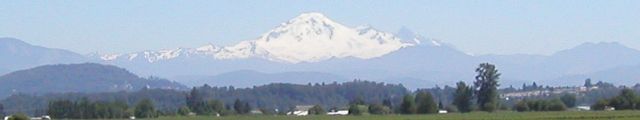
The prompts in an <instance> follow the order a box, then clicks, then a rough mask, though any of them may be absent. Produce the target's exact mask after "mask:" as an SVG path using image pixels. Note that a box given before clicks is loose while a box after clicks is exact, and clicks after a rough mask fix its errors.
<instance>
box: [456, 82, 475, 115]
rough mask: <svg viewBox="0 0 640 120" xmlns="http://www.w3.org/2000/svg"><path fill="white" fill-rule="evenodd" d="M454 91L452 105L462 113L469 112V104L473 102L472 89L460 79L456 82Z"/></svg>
mask: <svg viewBox="0 0 640 120" xmlns="http://www.w3.org/2000/svg"><path fill="white" fill-rule="evenodd" d="M456 85H457V88H456V92H455V93H454V98H453V105H456V107H458V111H460V112H462V113H467V112H471V110H472V107H471V105H472V104H473V102H472V101H471V100H472V99H473V90H472V89H471V87H469V86H467V84H465V83H464V82H462V81H460V82H458V83H457V84H456Z"/></svg>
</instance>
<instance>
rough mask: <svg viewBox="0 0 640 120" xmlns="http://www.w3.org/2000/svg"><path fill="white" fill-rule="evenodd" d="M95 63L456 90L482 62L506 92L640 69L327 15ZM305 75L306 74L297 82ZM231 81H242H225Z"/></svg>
mask: <svg viewBox="0 0 640 120" xmlns="http://www.w3.org/2000/svg"><path fill="white" fill-rule="evenodd" d="M590 53H598V54H590ZM578 56H579V57H578ZM92 58H97V59H96V60H98V61H100V62H102V63H107V64H114V65H117V66H121V67H124V68H127V69H129V70H131V71H132V72H135V73H137V74H140V75H145V76H147V75H157V76H162V77H169V78H173V80H176V81H180V82H183V83H184V82H189V83H192V85H202V84H203V83H207V84H209V85H214V86H216V85H234V86H236V87H250V86H249V85H260V84H261V83H270V82H274V81H272V80H269V79H266V77H269V78H277V79H278V81H293V82H296V83H302V84H304V83H317V82H330V81H338V82H340V81H348V80H350V79H365V80H373V81H380V82H387V83H402V84H404V85H405V86H406V87H409V88H418V87H430V86H434V85H436V84H439V85H443V84H447V85H453V84H454V83H455V82H457V81H461V80H462V81H470V80H473V76H474V74H475V73H474V71H473V70H474V68H475V67H476V65H477V64H479V63H482V62H490V63H493V64H496V65H497V66H498V67H499V69H500V70H501V72H502V73H504V75H503V76H502V79H501V83H502V84H503V85H505V86H507V85H521V84H522V83H525V82H526V83H530V82H532V81H536V82H538V83H542V84H549V85H555V84H558V82H557V81H558V80H556V78H561V77H563V76H575V75H581V76H583V75H587V74H590V73H595V72H599V71H606V70H608V69H613V68H617V67H625V66H633V65H640V62H637V61H640V51H637V50H635V49H631V48H628V47H626V46H624V45H621V44H618V43H585V44H583V45H579V46H577V47H576V48H572V49H567V50H563V51H560V52H558V53H555V54H552V55H549V56H544V55H485V56H472V55H468V54H466V53H464V52H461V51H459V50H457V49H455V48H454V47H452V46H451V45H448V44H445V43H441V42H438V41H435V40H431V39H427V38H425V37H422V36H420V35H418V34H416V33H415V32H412V31H410V30H408V29H406V28H403V29H401V30H400V31H398V32H397V33H395V34H391V33H387V32H381V31H378V30H375V29H373V28H371V27H354V28H350V27H347V26H345V25H342V24H339V23H337V22H334V21H332V20H330V19H328V18H327V17H325V16H324V15H322V14H320V13H305V14H302V15H299V16H298V17H295V18H294V19H291V20H289V21H287V22H285V23H282V24H281V25H280V26H278V27H276V28H274V29H272V30H270V31H269V32H267V33H265V34H263V35H261V36H260V37H258V38H257V39H254V40H248V41H242V42H239V43H238V44H235V45H231V46H223V47H220V46H216V45H205V46H202V47H198V48H177V49H167V50H160V51H143V52H137V53H128V54H110V55H99V56H93V57H92ZM599 58H619V59H599ZM578 61H580V62H578ZM249 71H250V72H249ZM282 73H287V74H282ZM298 73H305V75H297V76H291V74H298ZM230 74H231V75H233V76H242V79H238V78H236V77H229V76H225V75H230ZM214 75H222V76H214ZM318 76H331V77H323V78H320V77H318ZM586 77H588V76H586ZM183 78H184V79H183ZM564 78H572V79H564V81H563V82H562V83H572V84H574V83H578V82H581V81H582V80H583V79H586V78H574V77H564ZM319 79H323V81H318V80H319ZM324 79H330V80H324ZM225 81H226V82H225ZM229 81H233V83H228V82H229ZM602 81H611V80H607V79H603V80H602Z"/></svg>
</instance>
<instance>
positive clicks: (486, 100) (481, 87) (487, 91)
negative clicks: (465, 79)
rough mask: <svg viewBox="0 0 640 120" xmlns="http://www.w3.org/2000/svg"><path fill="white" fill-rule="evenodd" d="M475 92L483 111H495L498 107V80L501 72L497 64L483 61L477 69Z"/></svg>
mask: <svg viewBox="0 0 640 120" xmlns="http://www.w3.org/2000/svg"><path fill="white" fill-rule="evenodd" d="M476 73H478V75H477V76H476V81H475V82H474V84H475V93H476V96H477V103H478V107H479V108H480V110H482V111H487V112H493V111H495V110H496V109H497V107H498V86H499V84H498V80H499V79H500V73H499V72H498V69H496V66H495V65H493V64H489V63H482V64H480V65H479V66H478V68H477V69H476Z"/></svg>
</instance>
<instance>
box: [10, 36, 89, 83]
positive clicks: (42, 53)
mask: <svg viewBox="0 0 640 120" xmlns="http://www.w3.org/2000/svg"><path fill="white" fill-rule="evenodd" d="M0 58H2V59H0V75H2V74H3V73H8V72H10V71H14V70H20V69H27V68H31V67H35V66H40V65H47V64H59V63H81V62H85V61H86V60H87V57H86V56H84V55H80V54H77V53H74V52H71V51H67V50H62V49H53V48H45V47H40V46H34V45H31V44H28V43H25V42H23V41H21V40H18V39H14V38H0Z"/></svg>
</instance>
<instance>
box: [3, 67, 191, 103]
mask: <svg viewBox="0 0 640 120" xmlns="http://www.w3.org/2000/svg"><path fill="white" fill-rule="evenodd" d="M142 88H160V89H182V90H184V89H188V88H187V87H186V86H184V85H181V84H179V83H176V82H171V81H168V80H165V79H160V78H141V77H138V76H136V75H134V74H132V73H130V72H129V71H127V70H125V69H122V68H118V67H115V66H110V65H101V64H94V63H84V64H60V65H45V66H40V67H35V68H31V69H26V70H20V71H16V72H12V73H9V74H6V75H3V76H0V96H2V97H6V96H9V95H11V94H14V93H25V94H43V93H64V92H87V93H96V92H116V91H133V90H139V89H142Z"/></svg>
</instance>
